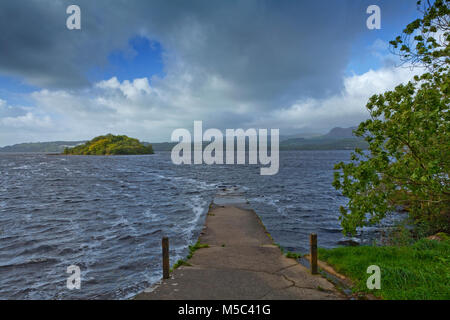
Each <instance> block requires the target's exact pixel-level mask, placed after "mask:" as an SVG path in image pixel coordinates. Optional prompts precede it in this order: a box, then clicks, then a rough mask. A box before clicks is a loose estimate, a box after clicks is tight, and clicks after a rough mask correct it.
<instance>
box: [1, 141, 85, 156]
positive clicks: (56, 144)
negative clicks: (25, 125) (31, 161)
mask: <svg viewBox="0 0 450 320" xmlns="http://www.w3.org/2000/svg"><path fill="white" fill-rule="evenodd" d="M84 142H86V141H52V142H30V143H19V144H15V145H12V146H6V147H3V148H0V152H19V153H20V152H48V153H61V152H63V151H64V149H65V148H67V147H74V146H77V145H79V144H82V143H84Z"/></svg>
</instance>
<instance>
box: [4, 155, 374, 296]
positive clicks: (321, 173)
mask: <svg viewBox="0 0 450 320" xmlns="http://www.w3.org/2000/svg"><path fill="white" fill-rule="evenodd" d="M349 155H350V151H289V152H281V153H280V171H279V173H278V174H277V175H274V176H261V175H260V174H259V173H260V170H259V166H258V165H231V166H230V165H213V166H207V165H190V166H175V165H173V164H172V162H171V160H170V153H169V152H160V153H157V154H155V155H149V156H117V157H95V156H72V157H65V156H49V155H44V154H23V155H17V154H0V299H80V298H82V299H125V298H129V297H132V296H133V295H134V294H136V293H138V292H140V291H141V290H143V289H144V288H146V287H148V286H149V285H151V284H152V283H154V282H156V281H158V280H159V279H160V278H161V275H162V272H161V237H162V236H164V235H166V236H168V237H170V245H171V262H175V261H176V260H178V259H180V258H184V257H185V256H186V254H187V251H188V249H187V247H188V245H190V244H193V243H195V242H196V240H197V238H198V236H199V233H200V231H201V228H202V227H203V224H204V219H205V216H206V212H207V210H208V206H209V204H210V203H211V201H212V199H213V196H214V195H215V194H216V192H217V189H218V187H219V186H223V185H227V186H236V187H239V188H240V189H241V190H243V191H244V193H245V195H246V197H247V198H248V200H249V202H250V205H251V206H252V207H253V208H254V209H255V211H256V212H257V213H258V215H259V216H260V217H261V219H262V220H263V222H264V224H265V226H266V227H267V229H268V231H269V232H270V233H271V235H272V236H273V238H274V241H275V242H277V243H279V244H280V245H282V246H283V247H285V248H286V249H288V250H290V251H297V252H307V250H308V235H309V233H310V232H317V233H318V239H319V240H318V243H319V246H322V247H335V246H337V245H338V242H339V241H341V240H344V239H345V238H344V237H343V236H342V233H341V228H340V226H339V221H338V216H339V206H340V205H343V204H345V203H346V199H345V198H344V197H343V196H341V195H340V194H339V193H338V192H337V191H336V190H334V188H333V187H332V186H331V182H332V179H333V165H334V163H336V162H339V161H342V160H348V159H349ZM378 230H379V229H377V228H367V229H365V230H364V237H362V240H363V241H371V239H372V238H373V237H374V236H376V234H377V232H378ZM70 265H77V266H79V267H80V269H81V280H82V282H81V289H80V290H68V289H67V288H66V279H67V277H68V276H69V274H67V273H66V269H67V267H68V266H70Z"/></svg>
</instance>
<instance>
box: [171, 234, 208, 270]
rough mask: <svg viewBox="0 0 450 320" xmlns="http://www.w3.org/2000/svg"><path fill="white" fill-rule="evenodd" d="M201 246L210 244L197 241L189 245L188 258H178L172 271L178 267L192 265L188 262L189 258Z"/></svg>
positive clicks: (204, 246)
mask: <svg viewBox="0 0 450 320" xmlns="http://www.w3.org/2000/svg"><path fill="white" fill-rule="evenodd" d="M201 248H209V245H207V244H201V243H200V242H199V241H197V242H196V243H195V244H194V245H193V246H189V254H188V255H187V257H186V259H180V260H178V261H177V262H176V263H175V264H174V265H173V266H172V268H171V269H170V272H172V271H173V270H175V269H176V268H178V267H180V266H190V264H189V262H187V260H189V259H191V258H192V255H193V254H194V252H195V251H197V250H198V249H201Z"/></svg>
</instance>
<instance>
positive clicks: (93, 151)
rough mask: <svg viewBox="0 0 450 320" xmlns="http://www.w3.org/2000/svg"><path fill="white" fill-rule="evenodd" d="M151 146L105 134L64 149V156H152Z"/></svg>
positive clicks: (132, 139) (128, 138) (127, 138)
mask: <svg viewBox="0 0 450 320" xmlns="http://www.w3.org/2000/svg"><path fill="white" fill-rule="evenodd" d="M153 153H154V152H153V148H152V146H151V145H145V144H143V143H142V142H140V141H139V140H138V139H134V138H130V137H127V136H124V135H123V136H115V135H112V134H107V135H104V136H98V137H95V138H94V139H92V140H90V141H88V142H86V143H84V144H80V145H78V146H75V147H73V148H65V149H64V154H66V155H96V156H103V155H139V154H153Z"/></svg>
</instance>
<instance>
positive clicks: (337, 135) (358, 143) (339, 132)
mask: <svg viewBox="0 0 450 320" xmlns="http://www.w3.org/2000/svg"><path fill="white" fill-rule="evenodd" d="M355 129H356V127H351V128H340V127H336V128H333V129H331V130H330V132H328V133H327V134H324V135H321V136H316V137H312V138H294V139H287V140H284V141H281V142H280V150H350V149H355V148H361V149H367V147H368V145H367V142H366V141H364V139H363V138H360V137H356V136H355V135H354V134H353V130H355Z"/></svg>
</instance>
